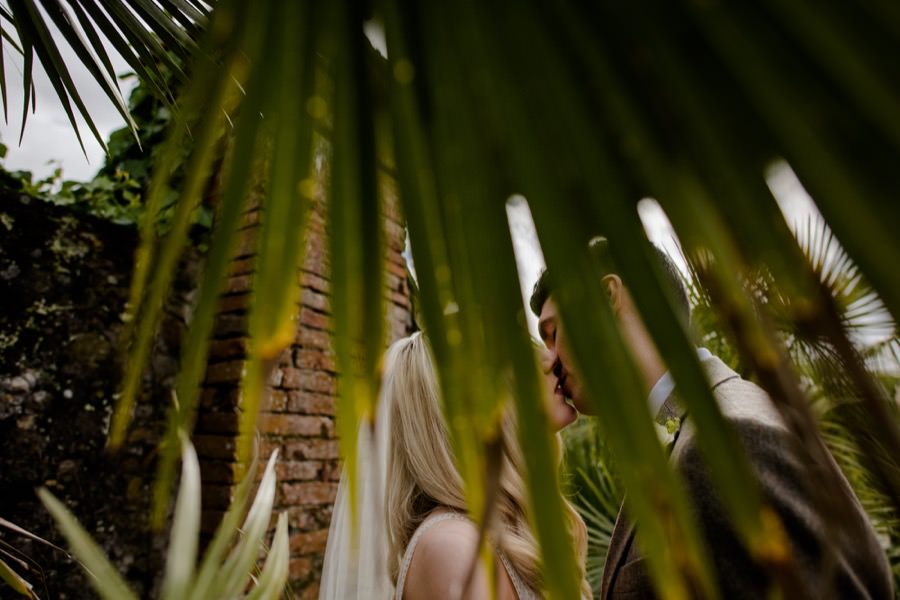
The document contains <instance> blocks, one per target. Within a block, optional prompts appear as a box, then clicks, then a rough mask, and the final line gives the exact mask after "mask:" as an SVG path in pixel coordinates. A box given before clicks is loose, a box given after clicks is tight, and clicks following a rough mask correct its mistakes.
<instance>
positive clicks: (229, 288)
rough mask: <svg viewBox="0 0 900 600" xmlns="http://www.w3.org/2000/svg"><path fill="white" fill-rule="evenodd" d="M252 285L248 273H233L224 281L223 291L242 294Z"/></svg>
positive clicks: (251, 278) (251, 279)
mask: <svg viewBox="0 0 900 600" xmlns="http://www.w3.org/2000/svg"><path fill="white" fill-rule="evenodd" d="M252 287H253V277H251V276H250V275H234V276H232V277H229V278H228V280H227V281H226V282H225V288H224V292H225V293H226V294H243V293H247V292H249V291H250V290H251V289H252Z"/></svg>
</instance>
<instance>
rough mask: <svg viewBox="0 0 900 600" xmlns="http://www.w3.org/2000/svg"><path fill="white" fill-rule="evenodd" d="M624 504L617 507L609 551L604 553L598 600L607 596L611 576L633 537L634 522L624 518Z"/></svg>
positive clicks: (619, 565) (617, 567) (618, 565)
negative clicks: (617, 511) (604, 560)
mask: <svg viewBox="0 0 900 600" xmlns="http://www.w3.org/2000/svg"><path fill="white" fill-rule="evenodd" d="M624 505H625V503H624V502H623V503H622V506H621V507H619V514H618V516H616V524H615V526H614V527H613V531H612V535H611V536H610V538H609V549H608V550H607V552H606V562H605V563H604V565H603V580H602V582H601V584H600V598H601V600H605V599H606V598H607V597H608V596H609V592H610V587H609V584H610V583H611V582H612V579H613V575H614V574H615V572H616V571H618V570H619V567H621V566H622V560H623V559H624V558H625V556H626V554H628V552H627V550H628V548H629V547H630V546H631V543H630V542H631V539H632V538H633V537H634V522H633V521H631V520H630V519H627V518H625V510H624Z"/></svg>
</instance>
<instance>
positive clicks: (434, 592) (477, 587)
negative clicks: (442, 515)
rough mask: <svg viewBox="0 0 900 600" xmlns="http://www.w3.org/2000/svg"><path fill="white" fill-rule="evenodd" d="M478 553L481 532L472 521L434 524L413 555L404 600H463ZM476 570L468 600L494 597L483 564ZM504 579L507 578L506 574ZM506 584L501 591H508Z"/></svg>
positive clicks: (503, 576)
mask: <svg viewBox="0 0 900 600" xmlns="http://www.w3.org/2000/svg"><path fill="white" fill-rule="evenodd" d="M477 549H478V528H477V527H476V526H475V524H474V523H472V522H471V521H469V520H466V519H445V520H442V521H440V522H438V523H435V524H433V525H432V526H431V527H429V528H428V530H427V531H425V532H423V534H422V536H421V537H420V538H419V542H418V544H417V545H416V548H415V551H414V552H413V557H412V561H411V563H410V565H409V572H408V574H407V579H406V585H405V586H404V587H405V589H404V595H403V597H404V599H405V600H420V599H422V600H444V599H450V598H453V599H456V598H459V597H460V596H461V591H462V587H463V586H464V585H465V583H466V577H467V576H468V575H469V569H470V567H471V566H472V560H473V557H474V556H475V553H476V551H477ZM475 569H476V570H475V574H474V578H473V580H472V583H471V586H470V587H469V590H468V591H467V593H466V598H476V599H481V598H485V599H486V598H488V597H489V595H490V592H489V586H488V580H487V574H486V572H485V570H484V567H483V566H482V565H481V562H480V561H479V562H478V563H477V564H476V568H475ZM501 571H502V569H501ZM501 578H502V579H505V578H506V573H505V572H502V574H501ZM503 583H506V582H502V583H501V589H505V588H506V587H507V586H506V585H503ZM503 595H504V594H501V597H502V596H503Z"/></svg>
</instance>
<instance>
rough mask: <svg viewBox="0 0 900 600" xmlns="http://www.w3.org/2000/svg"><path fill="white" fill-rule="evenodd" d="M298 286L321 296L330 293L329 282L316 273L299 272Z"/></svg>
mask: <svg viewBox="0 0 900 600" xmlns="http://www.w3.org/2000/svg"><path fill="white" fill-rule="evenodd" d="M300 285H301V286H303V287H304V288H308V289H312V290H315V291H316V292H319V293H321V294H326V295H327V294H329V293H331V285H330V284H329V281H328V280H327V279H326V278H324V277H322V276H321V275H318V274H316V273H311V272H309V271H301V272H300Z"/></svg>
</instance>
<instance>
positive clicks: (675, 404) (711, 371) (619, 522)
mask: <svg viewBox="0 0 900 600" xmlns="http://www.w3.org/2000/svg"><path fill="white" fill-rule="evenodd" d="M703 367H704V368H705V369H706V374H707V377H708V379H709V384H710V387H711V388H713V389H715V388H716V386H718V385H719V384H721V383H723V382H725V381H727V380H728V379H733V378H735V377H739V375H738V374H737V373H735V372H734V371H732V370H731V369H730V368H728V366H726V365H725V363H723V362H722V361H721V360H720V359H718V358H717V357H715V356H713V357H711V358H709V359H707V360H704V361H703ZM686 415H687V411H686V410H685V409H684V407H683V406H682V405H681V403H680V402H679V401H678V397H677V395H676V394H675V392H674V391H673V392H672V393H671V394H669V397H668V398H666V401H665V402H664V403H663V405H662V407H661V408H660V409H659V412H658V413H657V414H656V423H657V424H658V425H660V426H663V427H666V429H667V431H668V433H670V434H671V435H672V441H671V442H670V443H669V444H668V445H667V448H666V450H667V452H670V453H671V451H672V448H673V447H674V445H675V442H677V441H678V434H679V433H681V427H682V424H683V423H684V419H685V417H686ZM623 507H624V502H623ZM634 535H635V527H634V522H633V521H631V520H630V519H627V518H625V516H624V510H623V508H621V507H620V508H619V515H618V516H617V517H616V524H615V526H614V527H613V532H612V536H610V539H609V550H608V551H607V553H606V563H605V564H604V567H603V579H602V583H601V585H600V598H601V599H602V600H607V599H608V598H610V597H611V592H612V590H611V589H610V584H611V583H612V581H613V576H614V575H615V574H616V572H617V571H618V570H619V569H620V568H621V567H622V564H623V562H624V560H625V557H626V556H627V555H628V550H629V548H631V544H632V543H634Z"/></svg>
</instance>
